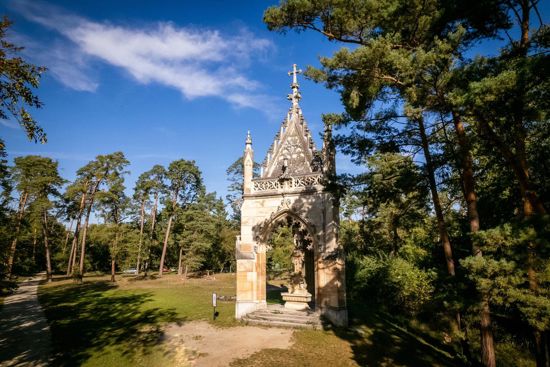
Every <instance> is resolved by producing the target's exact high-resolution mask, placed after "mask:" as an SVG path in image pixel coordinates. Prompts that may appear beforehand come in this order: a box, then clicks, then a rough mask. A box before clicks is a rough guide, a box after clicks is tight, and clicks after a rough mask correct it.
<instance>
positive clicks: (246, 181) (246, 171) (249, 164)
mask: <svg viewBox="0 0 550 367" xmlns="http://www.w3.org/2000/svg"><path fill="white" fill-rule="evenodd" d="M253 170H254V150H252V137H251V136H250V130H249V131H248V133H247V134H246V144H245V148H244V155H243V189H244V193H245V194H249V193H251V192H252V177H253Z"/></svg>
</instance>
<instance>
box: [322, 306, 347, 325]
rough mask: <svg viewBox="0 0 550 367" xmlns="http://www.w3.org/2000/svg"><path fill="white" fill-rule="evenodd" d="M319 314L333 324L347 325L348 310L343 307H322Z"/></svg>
mask: <svg viewBox="0 0 550 367" xmlns="http://www.w3.org/2000/svg"><path fill="white" fill-rule="evenodd" d="M321 315H322V316H323V317H324V318H326V319H327V320H328V321H330V323H331V324H333V325H335V326H340V327H347V326H348V310H347V309H345V308H329V307H327V308H322V309H321Z"/></svg>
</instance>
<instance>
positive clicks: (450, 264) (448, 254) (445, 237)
mask: <svg viewBox="0 0 550 367" xmlns="http://www.w3.org/2000/svg"><path fill="white" fill-rule="evenodd" d="M417 122H418V129H419V131H420V138H421V144H422V151H423V152H424V158H425V160H426V171H427V174H428V182H429V184H430V192H431V194H432V202H433V204H434V210H435V215H436V218H437V227H438V229H439V239H440V240H441V243H442V245H443V253H444V255H445V263H446V264H447V272H448V273H449V275H451V276H454V275H455V263H454V259H453V250H452V246H451V240H450V239H449V233H448V232H447V225H446V223H445V217H444V216H443V209H442V208H441V201H440V200H439V194H438V192H437V185H436V181H435V169H434V165H433V161H432V154H431V153H430V145H429V142H428V137H427V135H426V128H425V126H424V120H423V118H422V117H420V118H419V119H418V120H417Z"/></svg>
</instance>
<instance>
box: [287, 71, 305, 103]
mask: <svg viewBox="0 0 550 367" xmlns="http://www.w3.org/2000/svg"><path fill="white" fill-rule="evenodd" d="M301 73H302V70H300V69H297V68H296V64H293V65H292V71H289V72H288V75H289V76H291V75H292V84H291V85H290V87H291V88H292V94H289V95H288V97H287V98H288V99H289V100H291V101H292V108H293V109H295V108H298V102H299V101H300V99H301V98H302V96H301V95H300V85H299V84H298V74H301Z"/></svg>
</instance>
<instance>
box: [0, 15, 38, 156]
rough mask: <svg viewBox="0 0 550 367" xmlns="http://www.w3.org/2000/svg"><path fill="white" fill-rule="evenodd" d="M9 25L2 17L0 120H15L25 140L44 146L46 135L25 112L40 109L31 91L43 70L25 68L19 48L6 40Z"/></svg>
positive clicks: (27, 64) (33, 67) (35, 86)
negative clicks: (26, 138)
mask: <svg viewBox="0 0 550 367" xmlns="http://www.w3.org/2000/svg"><path fill="white" fill-rule="evenodd" d="M11 24H12V23H11V21H10V20H9V19H8V18H7V17H6V16H4V17H3V18H2V20H1V21H0V70H1V71H2V76H1V77H0V101H1V108H0V119H2V120H7V119H9V118H10V117H13V118H15V119H16V120H17V121H18V122H19V124H20V125H21V127H22V128H23V130H24V131H25V133H26V134H27V137H28V138H29V140H33V141H34V142H41V143H45V142H46V134H45V133H44V130H42V128H41V127H40V126H39V125H38V123H37V122H36V121H35V120H34V118H33V117H32V116H31V114H30V113H29V111H28V108H29V107H30V108H41V107H42V102H41V101H40V99H39V98H38V97H37V96H36V95H35V94H34V93H33V89H34V88H38V85H39V83H40V77H41V74H42V73H43V72H44V71H46V68H44V67H42V66H35V65H32V64H29V63H27V62H26V61H25V60H23V59H22V58H21V57H20V56H19V53H20V52H21V50H22V48H21V47H18V46H16V45H14V44H13V43H11V42H9V41H8V40H7V32H8V29H9V27H10V26H11ZM0 149H1V150H3V149H4V142H3V141H0Z"/></svg>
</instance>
